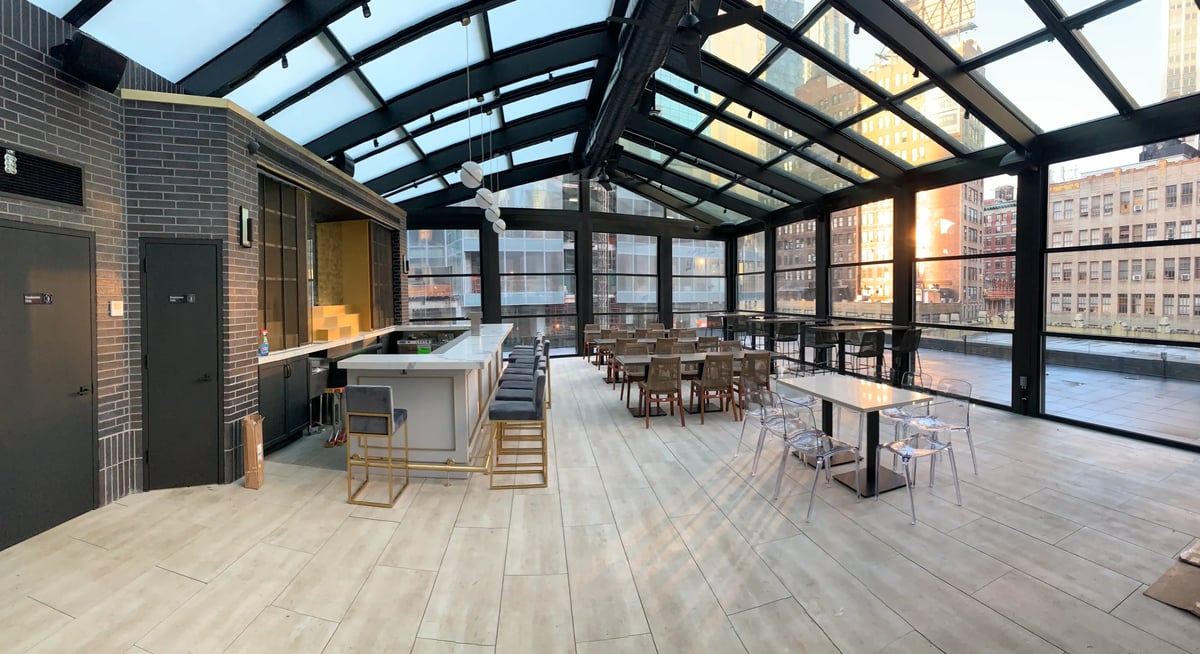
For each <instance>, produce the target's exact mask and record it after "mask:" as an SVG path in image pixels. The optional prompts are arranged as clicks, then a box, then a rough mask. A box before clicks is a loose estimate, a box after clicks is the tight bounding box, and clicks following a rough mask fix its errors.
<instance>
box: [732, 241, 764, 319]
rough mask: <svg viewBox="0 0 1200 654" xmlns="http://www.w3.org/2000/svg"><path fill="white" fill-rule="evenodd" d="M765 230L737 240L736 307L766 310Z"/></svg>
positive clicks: (747, 309)
mask: <svg viewBox="0 0 1200 654" xmlns="http://www.w3.org/2000/svg"><path fill="white" fill-rule="evenodd" d="M766 246H767V235H766V232H758V233H757V234H748V235H746V236H741V237H739V238H738V240H737V308H738V309H742V310H746V311H766V309H767V305H766V297H767V296H766V273H765V272H764V271H765V270H766V256H765V255H766Z"/></svg>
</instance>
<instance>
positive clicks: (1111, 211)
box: [1043, 136, 1200, 442]
mask: <svg viewBox="0 0 1200 654" xmlns="http://www.w3.org/2000/svg"><path fill="white" fill-rule="evenodd" d="M1182 141H1184V143H1181V142H1179V141H1178V140H1175V141H1167V142H1163V143H1152V144H1147V145H1145V146H1143V147H1141V148H1131V149H1129V150H1122V151H1119V152H1112V153H1107V154H1105V155H1099V156H1097V157H1092V158H1088V159H1083V160H1077V161H1070V162H1065V163H1063V164H1059V165H1057V166H1055V169H1056V170H1055V171H1054V172H1058V173H1059V174H1058V175H1057V176H1056V177H1057V179H1056V181H1055V183H1053V184H1051V185H1050V188H1049V193H1048V195H1047V199H1046V202H1047V206H1046V214H1047V221H1046V222H1047V244H1048V247H1047V252H1046V257H1045V270H1046V273H1045V274H1046V279H1045V286H1046V297H1045V298H1043V301H1044V302H1045V305H1044V310H1045V332H1046V333H1045V348H1046V375H1047V377H1046V379H1047V382H1046V388H1045V400H1044V402H1045V404H1044V410H1045V412H1046V413H1048V414H1051V415H1057V416H1063V417H1067V418H1072V419H1075V420H1081V421H1084V422H1089V423H1094V424H1099V425H1104V426H1108V427H1114V428H1119V429H1125V430H1129V431H1133V432H1137V433H1139V434H1147V435H1151V436H1157V437H1162V438H1168V439H1176V440H1188V441H1191V442H1195V441H1196V440H1197V433H1196V430H1195V426H1194V425H1195V417H1196V416H1195V414H1196V412H1195V409H1194V408H1193V407H1195V406H1200V309H1198V307H1200V283H1198V282H1197V281H1196V278H1195V275H1196V272H1197V268H1198V267H1200V240H1197V239H1196V231H1195V229H1196V221H1197V220H1200V214H1198V213H1197V211H1196V210H1197V206H1196V199H1195V191H1196V184H1198V183H1200V158H1197V157H1196V156H1195V154H1194V150H1191V149H1190V148H1188V147H1187V146H1186V145H1185V143H1194V142H1195V141H1196V137H1194V136H1192V137H1187V138H1185V139H1182ZM1080 171H1090V172H1080Z"/></svg>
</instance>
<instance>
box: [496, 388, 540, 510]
mask: <svg viewBox="0 0 1200 654" xmlns="http://www.w3.org/2000/svg"><path fill="white" fill-rule="evenodd" d="M501 390H504V389H501ZM511 390H512V391H514V392H513V394H512V395H511V396H507V395H506V397H512V398H514V399H501V398H500V397H499V396H498V397H497V399H494V400H492V403H491V405H490V406H489V407H488V419H489V420H490V421H491V430H492V431H491V437H492V456H491V459H490V465H489V475H490V486H491V488H493V489H505V488H545V487H546V485H547V482H548V478H547V474H546V402H545V393H546V375H545V374H544V373H543V372H541V371H539V372H538V374H537V378H536V380H535V382H534V387H533V389H532V390H526V389H511ZM498 395H499V394H498ZM498 475H509V476H511V477H512V482H511V483H507V484H505V483H499V482H498V481H497V476H498ZM527 477H532V478H533V480H532V481H521V480H523V479H524V478H527Z"/></svg>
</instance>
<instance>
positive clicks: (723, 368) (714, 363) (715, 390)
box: [688, 353, 742, 425]
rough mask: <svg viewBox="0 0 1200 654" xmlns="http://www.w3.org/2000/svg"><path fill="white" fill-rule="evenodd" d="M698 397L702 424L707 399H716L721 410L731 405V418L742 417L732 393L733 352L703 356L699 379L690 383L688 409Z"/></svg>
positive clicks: (701, 422) (702, 422) (692, 406)
mask: <svg viewBox="0 0 1200 654" xmlns="http://www.w3.org/2000/svg"><path fill="white" fill-rule="evenodd" d="M697 398H699V399H700V424H702V425H703V424H704V405H705V404H706V403H707V402H708V400H716V401H717V402H718V405H719V406H720V407H721V410H722V411H725V410H727V409H728V407H729V406H730V405H732V406H733V419H734V420H741V419H742V410H741V408H740V407H739V406H738V403H737V398H736V396H734V394H733V353H726V354H709V355H706V356H705V357H704V370H703V371H702V372H701V373H700V380H699V381H697V382H693V383H692V392H691V395H690V398H689V400H688V407H689V409H691V408H694V407H695V404H696V399H697Z"/></svg>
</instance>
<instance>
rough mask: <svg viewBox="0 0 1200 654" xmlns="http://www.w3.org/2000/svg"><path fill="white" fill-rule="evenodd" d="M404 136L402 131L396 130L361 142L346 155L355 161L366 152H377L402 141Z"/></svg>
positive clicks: (347, 151)
mask: <svg viewBox="0 0 1200 654" xmlns="http://www.w3.org/2000/svg"><path fill="white" fill-rule="evenodd" d="M405 136H406V133H405V132H404V130H402V129H398V128H397V129H394V130H392V131H390V132H388V133H386V134H380V135H379V137H378V138H375V139H371V140H369V141H363V142H362V143H359V144H358V145H356V146H354V147H352V148H350V149H349V150H346V154H348V155H350V156H351V157H354V159H355V160H356V161H357V160H358V159H359V158H361V157H363V156H365V155H366V154H367V153H368V152H374V151H375V150H378V149H379V148H381V147H386V146H389V145H391V144H393V143H395V142H396V141H399V140H401V139H403V138H404V137H405ZM376 142H378V143H379V145H375V143H376Z"/></svg>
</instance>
